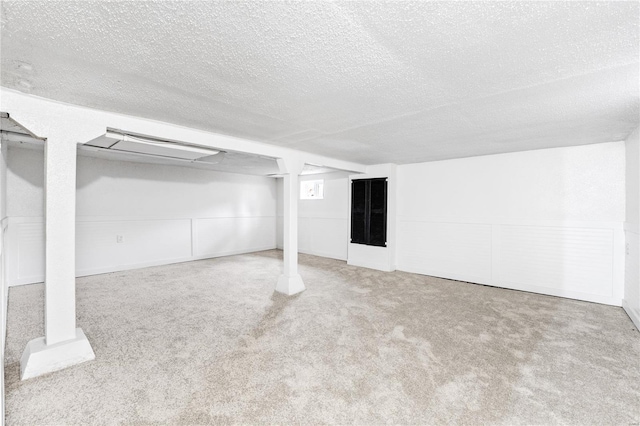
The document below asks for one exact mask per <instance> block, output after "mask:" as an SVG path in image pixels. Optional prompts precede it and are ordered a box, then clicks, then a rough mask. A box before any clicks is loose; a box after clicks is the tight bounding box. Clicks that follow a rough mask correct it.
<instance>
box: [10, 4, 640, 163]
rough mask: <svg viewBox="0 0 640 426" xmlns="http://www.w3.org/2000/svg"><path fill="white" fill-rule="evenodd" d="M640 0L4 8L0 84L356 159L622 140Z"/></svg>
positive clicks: (631, 121)
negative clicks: (622, 0)
mask: <svg viewBox="0 0 640 426" xmlns="http://www.w3.org/2000/svg"><path fill="white" fill-rule="evenodd" d="M638 18H639V5H638V2H587V3H584V2H531V3H529V2H257V1H255V2H222V1H221V2H160V1H157V2H156V1H152V2H137V1H136V2H90V1H82V2H71V1H65V2H37V1H34V2H11V1H3V2H2V65H1V67H2V68H1V70H2V78H1V84H2V85H3V86H6V87H9V88H12V89H16V90H20V91H23V92H27V93H32V94H35V95H39V96H43V97H46V98H52V99H56V100H60V101H64V102H69V103H73V104H78V105H83V106H87V107H91V108H98V109H104V110H109V111H116V112H121V113H124V114H130V115H135V116H140V117H147V118H152V119H156V120H162V121H167V122H171V123H176V124H181V125H185V126H190V127H194V128H199V129H205V130H210V131H214V132H219V133H223V134H229V135H234V136H239V137H245V138H248V139H255V140H260V141H265V142H268V143H272V144H277V145H283V146H289V147H292V148H296V149H300V150H304V151H309V152H314V153H318V154H323V155H328V156H332V157H338V158H343V159H347V160H352V161H357V162H362V163H368V164H373V163H382V162H396V163H412V162H420V161H427V160H437V159H445V158H453V157H464V156H472V155H482V154H491V153H499V152H510V151H518V150H528V149H537V148H546V147H553V146H569V145H580V144H587V143H597V142H609V141H616V140H623V139H624V138H625V137H626V136H627V135H628V134H629V133H630V132H631V131H632V130H633V129H634V128H635V127H637V125H638V112H639V105H638V103H639V101H638V98H639V96H638V74H639V72H638V69H639V68H638V67H639V66H638V62H639V53H638V52H639V44H638V37H639V36H638V31H639V30H638Z"/></svg>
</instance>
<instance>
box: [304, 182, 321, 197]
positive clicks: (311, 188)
mask: <svg viewBox="0 0 640 426" xmlns="http://www.w3.org/2000/svg"><path fill="white" fill-rule="evenodd" d="M323 198H324V180H322V179H319V180H303V181H302V182H300V199H301V200H321V199H323Z"/></svg>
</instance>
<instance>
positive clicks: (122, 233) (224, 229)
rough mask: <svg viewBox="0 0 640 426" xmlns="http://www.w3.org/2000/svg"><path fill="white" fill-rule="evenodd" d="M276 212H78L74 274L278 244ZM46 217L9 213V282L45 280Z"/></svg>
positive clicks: (141, 265) (209, 255) (24, 282)
mask: <svg viewBox="0 0 640 426" xmlns="http://www.w3.org/2000/svg"><path fill="white" fill-rule="evenodd" d="M275 221H276V217H275V215H274V216H246V217H206V218H171V219H166V218H140V217H135V218H132V217H78V219H77V225H76V275H77V276H86V275H94V274H100V273H106V272H114V271H121V270H126V269H134V268H141V267H147V266H156V265H163V264H169V263H176V262H185V261H189V260H198V259H206V258H212V257H219V256H227V255H233V254H239V253H249V252H254V251H260V250H269V249H273V248H275V247H276V227H275ZM44 242H45V234H44V219H43V218H42V217H10V218H9V219H8V227H7V244H8V246H9V249H8V250H7V251H6V253H7V254H8V258H7V280H8V284H9V285H10V286H13V285H21V284H30V283H37V282H42V281H44Z"/></svg>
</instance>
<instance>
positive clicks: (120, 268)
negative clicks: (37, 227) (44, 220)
mask: <svg viewBox="0 0 640 426" xmlns="http://www.w3.org/2000/svg"><path fill="white" fill-rule="evenodd" d="M275 248H276V247H275V246H274V245H270V246H265V247H252V248H248V249H245V250H233V251H226V252H220V253H210V254H205V255H199V256H190V257H179V258H173V259H162V260H155V261H152V262H142V263H130V264H126V265H116V266H110V267H105V268H94V269H84V270H81V271H77V272H76V277H87V276H90V275H99V274H108V273H111V272H120V271H129V270H131V269H141V268H149V267H152V266H162V265H170V264H173V263H182V262H191V261H195V260H205V259H214V258H217V257H225V256H234V255H237V254H246V253H255V252H258V251H265V250H273V249H275ZM42 282H44V275H42V276H32V277H25V278H18V279H16V280H15V281H14V282H13V283H11V284H10V285H9V287H15V286H19V285H26V284H35V283H42Z"/></svg>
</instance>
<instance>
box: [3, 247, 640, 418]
mask: <svg viewBox="0 0 640 426" xmlns="http://www.w3.org/2000/svg"><path fill="white" fill-rule="evenodd" d="M300 261H301V264H300V273H301V274H302V275H303V276H304V279H305V284H306V286H307V290H306V291H305V292H303V293H301V294H299V295H297V296H294V297H287V296H283V295H279V294H277V293H276V294H274V293H273V285H274V282H273V277H274V276H276V275H277V274H278V272H279V271H280V270H281V268H282V260H281V252H278V251H275V250H272V251H266V252H260V253H252V254H248V255H242V256H231V257H225V258H218V259H210V260H204V261H199V262H190V263H182V264H175V265H166V266H160V267H154V268H146V269H138V270H135V271H126V272H116V273H112V274H105V275H94V276H91V277H84V278H80V279H78V280H77V294H78V302H77V306H78V310H77V314H78V326H80V327H82V328H83V330H84V332H85V333H86V334H87V337H88V338H89V341H90V342H91V344H92V346H93V349H94V351H95V353H96V359H95V361H91V362H87V363H83V364H80V365H77V366H74V367H73V368H69V369H66V370H63V371H58V372H55V373H52V374H48V375H45V376H42V377H37V378H34V379H29V380H26V381H22V382H21V381H20V380H19V373H20V366H19V359H20V354H21V353H22V350H23V348H24V347H25V345H26V343H27V341H28V340H29V339H32V338H35V337H38V336H41V335H42V334H43V330H42V312H43V309H42V306H43V293H44V292H43V286H42V285H41V284H35V285H29V286H20V287H13V288H11V290H10V294H9V317H8V329H7V354H6V369H5V372H6V377H7V379H6V392H7V399H6V407H7V424H9V425H30V426H33V425H63V424H64V425H72V424H81V425H89V424H90V425H100V424H113V425H117V424H126V425H151V424H157V425H159V424H184V425H203V424H251V425H254V424H281V425H290V424H312V425H317V424H341V425H346V424H359V425H380V424H400V425H410V424H425V425H433V424H460V425H463V424H466V425H482V424H505V425H517V424H524V425H550V424H570V425H633V424H637V423H638V421H640V405H639V404H638V402H639V401H640V363H638V359H640V335H639V334H638V331H637V330H636V329H635V327H634V326H633V323H632V322H631V321H630V320H629V318H628V317H627V316H626V314H625V313H624V311H623V310H622V309H621V308H619V307H613V306H605V305H598V304H595V303H587V302H579V301H575V300H568V299H561V298H557V297H550V296H542V295H537V294H532V293H525V292H520V291H511V290H504V289H499V288H493V287H485V286H480V285H474V284H468V283H462V282H455V281H449V280H444V279H439V278H434V277H427V276H423V275H416V274H409V273H404V272H394V273H387V272H380V271H374V270H371V269H364V268H358V267H353V266H347V265H345V263H344V262H340V261H336V260H332V259H326V258H320V257H314V256H308V255H300Z"/></svg>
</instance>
